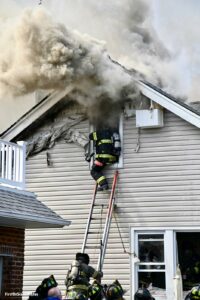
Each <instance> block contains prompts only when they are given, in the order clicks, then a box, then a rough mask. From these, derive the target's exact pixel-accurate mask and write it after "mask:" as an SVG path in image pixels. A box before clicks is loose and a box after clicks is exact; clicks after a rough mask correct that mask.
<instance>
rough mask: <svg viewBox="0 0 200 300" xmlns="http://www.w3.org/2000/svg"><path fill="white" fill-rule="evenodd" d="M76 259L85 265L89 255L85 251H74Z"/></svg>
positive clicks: (88, 261)
mask: <svg viewBox="0 0 200 300" xmlns="http://www.w3.org/2000/svg"><path fill="white" fill-rule="evenodd" d="M76 260H80V261H81V262H83V263H85V264H87V265H88V264H89V263H90V258H89V255H88V254H86V253H80V252H78V253H76Z"/></svg>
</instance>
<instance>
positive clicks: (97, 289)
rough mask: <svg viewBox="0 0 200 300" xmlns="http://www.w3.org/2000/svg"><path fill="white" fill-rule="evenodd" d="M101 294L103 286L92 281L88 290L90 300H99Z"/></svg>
mask: <svg viewBox="0 0 200 300" xmlns="http://www.w3.org/2000/svg"><path fill="white" fill-rule="evenodd" d="M103 293H104V292H103V286H102V285H101V284H100V283H98V282H97V281H94V282H93V283H92V284H91V285H90V287H89V288H88V296H89V298H90V299H91V300H101V299H102V296H103Z"/></svg>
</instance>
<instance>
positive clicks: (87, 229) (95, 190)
mask: <svg viewBox="0 0 200 300" xmlns="http://www.w3.org/2000/svg"><path fill="white" fill-rule="evenodd" d="M97 187H98V183H96V185H95V188H94V193H93V199H92V203H91V206H90V212H89V215H88V220H87V225H86V229H85V235H84V238H83V245H82V249H81V252H82V253H84V252H85V246H86V243H87V238H88V234H89V229H90V224H91V220H92V214H93V209H94V203H95V199H96V194H97Z"/></svg>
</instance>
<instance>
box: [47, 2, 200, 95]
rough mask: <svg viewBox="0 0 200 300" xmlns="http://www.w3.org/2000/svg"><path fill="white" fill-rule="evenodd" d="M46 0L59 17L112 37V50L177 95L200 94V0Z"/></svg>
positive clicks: (100, 36) (101, 36)
mask: <svg viewBox="0 0 200 300" xmlns="http://www.w3.org/2000/svg"><path fill="white" fill-rule="evenodd" d="M57 4H58V3H57V1H54V0H43V5H44V6H46V7H48V9H50V10H51V11H52V12H53V11H56V16H55V17H57V18H58V19H59V20H61V21H62V22H63V23H65V24H66V25H67V26H70V27H71V28H76V29H78V30H79V31H80V32H82V33H84V32H87V33H89V34H90V35H91V36H94V37H96V38H98V39H100V40H105V41H106V47H107V49H108V52H109V53H110V55H111V56H112V57H113V58H114V59H115V60H117V61H118V62H120V63H121V64H123V65H124V66H126V67H127V68H128V69H130V68H134V69H136V70H138V71H139V72H141V73H142V74H144V75H145V76H146V77H147V79H148V80H149V81H151V82H153V83H155V84H158V83H160V82H162V88H164V89H165V90H166V91H168V92H170V93H172V94H173V95H175V96H180V97H188V98H189V99H191V100H198V99H200V89H199V88H197V84H196V83H198V81H199V79H200V78H199V69H200V68H199V63H200V61H199V54H198V53H199V43H200V40H199V39H200V35H199V25H200V18H199V11H200V10H199V8H200V3H199V1H196V0H191V1H184V2H183V1H182V0H177V1H174V0H168V1H160V0H151V1H149V0H123V1H122V0H109V1H106V0H99V1H93V0H87V1H85V0H73V1H71V0H59V5H57Z"/></svg>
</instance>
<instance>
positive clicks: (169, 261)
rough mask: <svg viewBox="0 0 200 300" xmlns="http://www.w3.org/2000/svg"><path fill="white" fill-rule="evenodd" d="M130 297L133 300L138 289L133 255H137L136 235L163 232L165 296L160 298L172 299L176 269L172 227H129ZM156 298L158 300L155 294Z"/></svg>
mask: <svg viewBox="0 0 200 300" xmlns="http://www.w3.org/2000/svg"><path fill="white" fill-rule="evenodd" d="M130 234H131V253H132V255H131V295H132V296H131V299H132V300H134V294H135V292H136V291H137V289H138V268H139V267H138V266H139V264H138V263H137V260H135V255H136V256H138V255H139V253H138V235H139V234H163V235H164V263H165V285H166V297H165V298H163V297H162V298H160V299H166V300H171V299H173V297H174V296H173V289H172V288H171V286H172V284H173V282H172V279H173V278H174V274H175V269H176V261H177V257H176V249H175V237H176V232H175V231H174V230H172V229H158V228H156V229H153V228H152V229H151V230H150V229H146V228H141V229H139V228H137V229H134V228H131V233H130ZM156 299H157V300H160V299H159V298H158V297H157V296H156Z"/></svg>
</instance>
